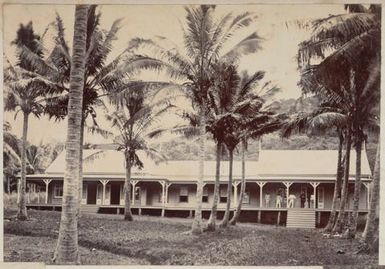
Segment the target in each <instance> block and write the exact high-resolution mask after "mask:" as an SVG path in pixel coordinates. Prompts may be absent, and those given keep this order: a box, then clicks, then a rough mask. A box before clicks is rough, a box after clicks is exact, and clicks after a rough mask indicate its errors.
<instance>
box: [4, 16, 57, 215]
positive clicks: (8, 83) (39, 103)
mask: <svg viewBox="0 0 385 269" xmlns="http://www.w3.org/2000/svg"><path fill="white" fill-rule="evenodd" d="M39 39H40V37H39V36H38V35H36V34H35V33H34V31H33V27H32V23H30V24H28V25H27V26H23V25H20V29H19V30H18V32H17V37H16V39H15V41H14V42H13V44H14V45H15V46H16V56H17V59H18V62H17V65H16V66H13V65H12V64H11V62H10V61H9V60H8V59H7V58H6V57H4V58H5V69H4V84H5V88H4V109H5V110H6V111H16V114H15V118H16V117H17V115H18V113H19V112H22V115H23V134H22V145H21V152H20V159H21V179H20V201H19V210H18V213H17V218H18V219H20V220H25V219H27V210H26V200H25V188H26V164H27V161H26V148H27V135H28V121H29V117H30V115H31V114H32V115H34V116H35V117H38V118H39V117H40V116H41V115H42V114H43V112H44V102H45V99H46V96H49V95H50V94H55V93H57V92H60V90H61V87H60V85H58V84H56V83H55V82H52V81H51V80H48V79H47V78H45V77H44V76H42V74H40V73H39V72H38V70H37V69H35V68H34V67H33V66H30V65H29V64H28V59H27V58H26V57H25V55H24V54H23V53H21V49H22V48H28V49H29V50H31V51H32V50H34V51H35V54H36V56H37V57H39V59H40V57H42V55H43V52H42V50H41V48H40V47H39V46H37V45H36V44H37V43H38V40H39Z"/></svg>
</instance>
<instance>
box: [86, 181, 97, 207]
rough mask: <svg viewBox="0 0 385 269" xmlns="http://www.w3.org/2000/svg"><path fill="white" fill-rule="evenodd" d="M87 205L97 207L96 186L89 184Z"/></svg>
mask: <svg viewBox="0 0 385 269" xmlns="http://www.w3.org/2000/svg"><path fill="white" fill-rule="evenodd" d="M87 204H88V205H95V204H96V184H95V183H89V184H88V185H87Z"/></svg>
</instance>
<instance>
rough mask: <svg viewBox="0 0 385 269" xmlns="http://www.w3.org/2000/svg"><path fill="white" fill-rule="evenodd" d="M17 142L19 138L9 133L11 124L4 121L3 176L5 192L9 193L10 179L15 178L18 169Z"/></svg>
mask: <svg viewBox="0 0 385 269" xmlns="http://www.w3.org/2000/svg"><path fill="white" fill-rule="evenodd" d="M19 144H20V143H19V139H18V138H17V137H16V136H15V135H14V134H12V133H11V125H10V124H9V122H5V123H4V124H3V168H4V169H3V177H4V180H5V184H6V188H5V190H6V192H7V193H11V185H12V181H15V180H16V178H15V175H16V174H17V173H18V172H19V171H20V165H21V159H20V156H21V154H20V147H19ZM13 184H14V183H13Z"/></svg>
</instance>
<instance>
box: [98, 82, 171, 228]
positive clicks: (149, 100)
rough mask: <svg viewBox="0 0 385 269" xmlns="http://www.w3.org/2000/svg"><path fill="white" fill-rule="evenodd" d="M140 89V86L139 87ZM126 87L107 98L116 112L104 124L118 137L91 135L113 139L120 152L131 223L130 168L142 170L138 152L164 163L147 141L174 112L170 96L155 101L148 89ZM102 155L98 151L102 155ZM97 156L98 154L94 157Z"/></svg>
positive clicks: (153, 95)
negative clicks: (122, 158) (161, 120)
mask: <svg viewBox="0 0 385 269" xmlns="http://www.w3.org/2000/svg"><path fill="white" fill-rule="evenodd" d="M141 85H142V86H143V84H141ZM131 86H132V83H129V84H128V85H127V86H126V87H125V90H124V91H120V92H119V93H117V94H114V95H111V96H110V101H111V103H112V104H113V105H115V107H116V108H117V111H115V112H113V113H110V114H108V115H107V116H106V117H107V120H108V121H109V122H111V127H112V128H114V129H115V130H117V131H118V133H119V134H118V135H114V133H112V132H110V131H107V130H101V129H100V128H99V130H96V128H98V127H94V129H93V130H94V131H99V133H103V134H104V135H105V137H113V141H114V144H115V146H116V150H118V151H122V152H123V154H124V159H125V168H126V178H125V182H124V195H125V207H124V209H125V210H124V220H127V221H132V220H133V217H132V213H131V194H130V188H131V170H132V167H135V166H136V167H138V168H139V169H142V168H143V167H144V163H143V162H142V160H141V159H140V157H139V155H138V152H144V153H146V154H147V156H149V157H150V158H152V159H154V160H155V161H162V160H165V156H163V155H162V154H161V153H159V152H158V151H157V150H156V148H155V147H153V146H152V144H151V143H150V142H151V141H150V139H152V138H155V137H157V136H159V135H161V134H162V133H163V132H165V131H166V130H167V128H164V127H161V126H159V120H160V118H161V117H162V116H163V114H164V113H166V112H168V111H169V110H170V109H171V108H174V106H173V105H171V104H170V100H171V99H170V96H166V97H164V98H161V99H159V98H156V94H154V92H153V91H152V90H151V89H149V88H142V89H138V88H130V87H131ZM102 152H103V151H101V153H102ZM96 154H98V153H96Z"/></svg>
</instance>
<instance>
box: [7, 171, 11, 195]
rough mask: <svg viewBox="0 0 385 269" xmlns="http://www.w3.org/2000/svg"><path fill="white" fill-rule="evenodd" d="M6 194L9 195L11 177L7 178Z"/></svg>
mask: <svg viewBox="0 0 385 269" xmlns="http://www.w3.org/2000/svg"><path fill="white" fill-rule="evenodd" d="M7 193H8V194H11V177H10V176H9V175H8V176H7Z"/></svg>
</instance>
